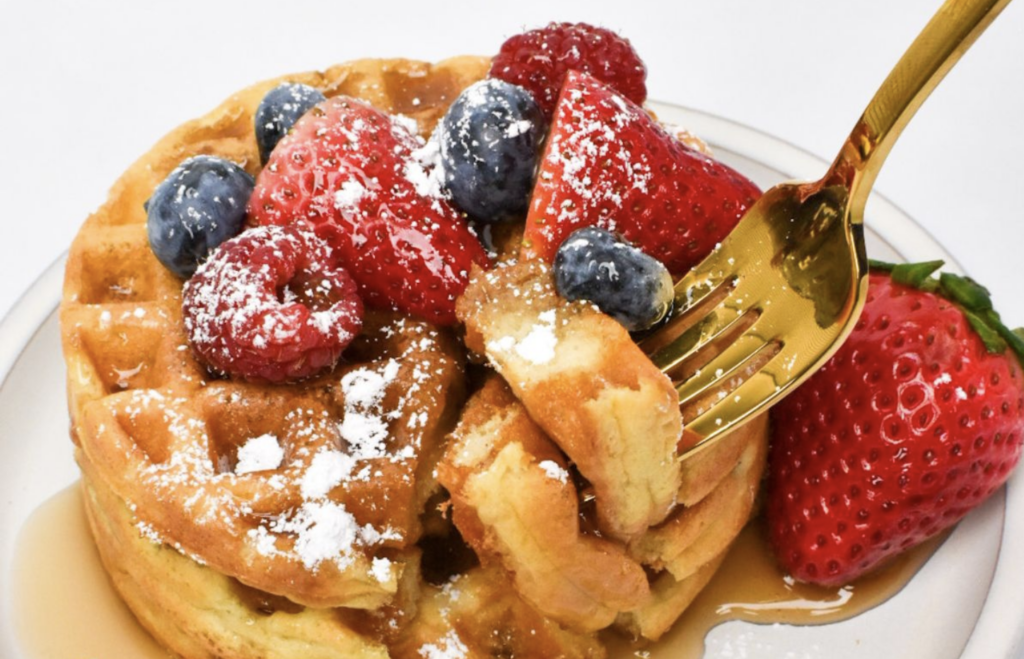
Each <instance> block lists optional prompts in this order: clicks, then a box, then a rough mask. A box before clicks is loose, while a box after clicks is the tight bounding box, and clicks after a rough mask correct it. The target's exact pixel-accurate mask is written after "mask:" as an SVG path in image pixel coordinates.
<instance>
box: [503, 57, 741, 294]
mask: <svg viewBox="0 0 1024 659" xmlns="http://www.w3.org/2000/svg"><path fill="white" fill-rule="evenodd" d="M758 196H760V191H759V190H758V189H757V187H756V186H755V185H754V184H753V183H751V182H750V181H748V180H747V179H746V178H744V177H743V176H742V175H740V174H739V173H737V172H736V171H734V170H733V169H731V168H729V167H727V166H726V165H723V164H722V163H720V162H717V161H715V160H712V159H711V158H709V157H707V156H705V155H704V154H702V153H699V152H697V151H694V150H693V149H691V148H689V147H687V146H686V145H684V144H683V143H682V142H680V141H679V140H678V139H677V138H675V137H673V136H672V135H669V133H668V132H666V131H665V129H664V128H662V126H661V125H660V124H658V123H657V122H656V121H655V120H654V119H653V118H652V117H651V116H650V115H649V114H647V113H646V112H644V110H643V109H642V108H640V107H639V106H637V105H635V104H634V103H633V102H632V101H630V100H629V99H627V98H625V97H623V96H621V95H620V94H618V93H616V92H615V90H613V89H611V88H610V87H607V86H605V85H602V84H601V83H600V82H598V81H597V80H596V79H594V78H592V77H591V76H588V75H585V74H582V73H576V72H570V73H569V75H568V77H567V78H566V83H565V87H564V88H563V90H562V96H561V98H560V99H559V103H558V109H557V111H556V113H555V118H554V123H553V125H552V126H551V134H550V136H549V137H548V143H547V147H546V149H545V152H544V156H543V158H542V160H541V165H540V171H539V173H538V176H537V184H536V187H535V188H534V191H533V199H532V201H531V202H530V212H529V215H528V216H527V218H526V233H525V236H524V241H523V252H524V255H525V256H527V257H540V258H543V259H546V260H549V261H550V260H551V259H552V258H554V256H555V251H556V250H557V249H558V246H559V245H561V244H562V241H564V240H565V238H566V237H567V236H568V235H569V234H570V233H572V232H573V231H574V230H576V229H579V228H581V227H585V226H589V225H594V224H596V225H597V226H600V227H602V228H604V229H608V230H609V231H614V232H616V233H619V234H621V235H622V236H623V237H625V238H626V240H628V241H630V242H631V243H633V244H634V245H636V246H637V247H639V248H640V249H642V250H643V251H645V252H647V253H648V254H650V255H651V256H653V257H655V258H656V259H658V260H659V261H661V262H662V263H664V264H665V266H666V267H667V268H668V269H669V272H671V273H672V274H674V275H680V274H683V273H685V272H686V271H687V270H689V269H690V268H692V267H693V266H695V265H696V264H697V263H699V262H700V261H701V260H702V259H703V258H704V257H705V256H707V255H708V254H709V253H711V250H712V249H714V247H715V245H716V244H718V243H719V242H721V241H722V239H723V238H725V236H727V235H728V234H729V232H730V231H732V229H733V227H734V226H736V223H737V222H739V219H740V218H741V217H742V216H743V213H744V212H745V211H746V209H747V208H748V207H750V205H751V204H753V203H754V200H755V199H756V198H757V197H758Z"/></svg>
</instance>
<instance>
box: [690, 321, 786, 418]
mask: <svg viewBox="0 0 1024 659" xmlns="http://www.w3.org/2000/svg"><path fill="white" fill-rule="evenodd" d="M755 326H756V325H755ZM766 348H771V349H773V350H775V351H777V350H778V343H777V342H776V341H774V340H766V339H764V338H763V337H760V336H757V335H756V334H755V333H754V332H752V331H751V330H750V329H748V330H747V331H746V332H744V333H743V334H742V335H740V337H739V338H738V339H736V341H735V342H734V343H733V344H732V345H730V346H729V347H728V348H726V350H725V351H724V352H722V353H721V354H720V355H718V356H717V357H715V358H714V359H712V360H711V361H710V362H709V363H708V364H707V365H706V366H705V367H704V368H703V369H701V371H700V372H699V373H697V374H695V375H694V376H693V377H691V378H689V379H687V380H685V381H683V382H681V383H679V384H678V385H677V386H676V391H677V392H678V393H679V404H680V405H681V406H683V407H686V406H688V405H691V404H693V403H694V402H695V401H697V400H698V399H699V398H700V397H701V396H703V395H705V394H708V393H711V392H712V391H713V390H714V389H716V388H718V387H720V386H721V385H722V384H723V383H727V382H729V381H730V380H732V379H733V378H736V377H738V376H741V375H742V374H743V372H744V371H745V370H747V369H748V368H749V367H750V366H751V364H752V362H753V360H755V359H756V358H757V357H758V355H759V354H760V353H762V352H763V351H764V350H765V349H766Z"/></svg>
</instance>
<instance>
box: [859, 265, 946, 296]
mask: <svg viewBox="0 0 1024 659" xmlns="http://www.w3.org/2000/svg"><path fill="white" fill-rule="evenodd" d="M943 265H944V263H943V262H942V261H925V262H924V263H896V264H893V263H885V262H884V261H871V262H870V266H871V267H872V268H873V269H875V270H881V271H882V272H888V273H889V275H890V276H891V277H892V280H893V281H894V282H896V283H897V284H903V285H904V286H911V287H913V288H920V289H921V290H926V291H930V290H934V289H935V282H934V281H933V280H932V279H931V276H932V273H933V272H935V271H936V270H938V269H939V268H941V267H942V266H943Z"/></svg>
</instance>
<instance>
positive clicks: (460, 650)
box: [419, 629, 469, 659]
mask: <svg viewBox="0 0 1024 659" xmlns="http://www.w3.org/2000/svg"><path fill="white" fill-rule="evenodd" d="M419 654H420V656H421V657H424V659H465V658H466V657H467V656H469V648H467V647H466V644H465V643H463V642H462V639H461V638H459V634H458V632H456V631H455V630H454V629H452V630H450V631H449V632H448V633H447V634H445V635H444V636H443V637H442V638H441V639H440V640H438V642H437V643H428V644H426V645H424V646H423V647H421V648H420V649H419Z"/></svg>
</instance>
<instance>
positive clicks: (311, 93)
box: [255, 82, 326, 165]
mask: <svg viewBox="0 0 1024 659" xmlns="http://www.w3.org/2000/svg"><path fill="white" fill-rule="evenodd" d="M324 100H326V98H325V97H324V95H323V94H322V93H320V90H319V89H315V88H313V87H310V86H309V85H302V84H298V83H292V82H282V83H281V84H280V85H278V86H277V87H274V88H273V89H271V90H270V91H269V92H267V95H266V96H264V97H263V100H262V101H260V106H259V107H258V108H257V109H256V121H255V123H256V144H257V145H258V146H259V148H260V161H261V162H262V163H263V164H264V165H266V164H267V160H268V159H269V158H270V152H271V151H273V150H274V147H275V146H277V143H278V142H280V141H281V138H282V137H284V136H285V135H287V134H288V131H290V130H291V129H292V126H294V125H295V122H296V121H298V120H299V117H301V116H302V115H304V114H306V112H307V111H308V110H309V109H310V108H311V107H313V106H314V105H316V104H317V103H320V102H321V101H324Z"/></svg>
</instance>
